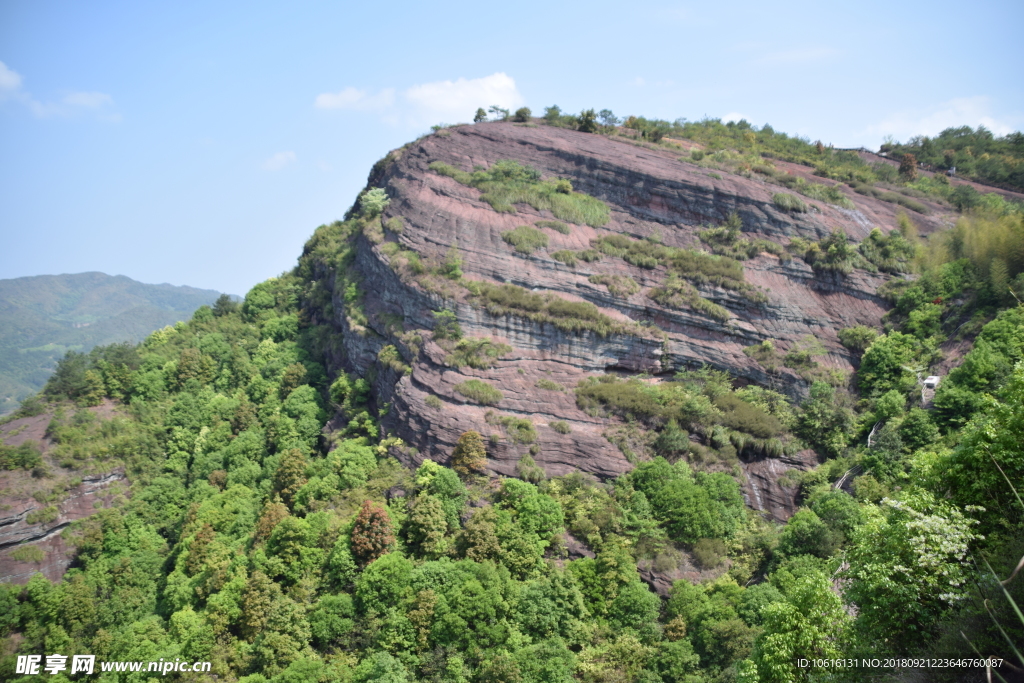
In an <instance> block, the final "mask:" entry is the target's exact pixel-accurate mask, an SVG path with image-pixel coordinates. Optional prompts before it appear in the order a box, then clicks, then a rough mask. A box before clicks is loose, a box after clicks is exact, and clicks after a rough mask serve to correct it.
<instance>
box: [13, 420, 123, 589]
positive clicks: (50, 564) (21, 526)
mask: <svg viewBox="0 0 1024 683" xmlns="http://www.w3.org/2000/svg"><path fill="white" fill-rule="evenodd" d="M88 410H89V412H91V413H93V414H95V415H98V416H101V417H110V416H111V415H113V414H114V411H115V409H114V405H113V403H112V402H110V401H104V402H103V404H102V405H100V406H94V407H92V408H89V409H88ZM52 418H53V414H52V413H43V414H42V415H36V416H35V417H24V418H19V419H16V420H12V421H10V422H7V423H6V424H4V425H0V442H2V443H4V444H6V445H8V446H18V445H21V444H22V443H25V442H26V441H28V442H32V443H35V444H37V445H39V446H40V447H41V451H42V461H43V464H44V466H43V467H42V468H41V470H42V471H43V472H45V474H43V473H40V474H41V475H42V476H36V474H37V473H34V472H28V471H24V470H7V471H3V472H0V492H2V493H3V505H2V506H0V583H16V584H22V583H25V582H26V581H28V580H29V579H30V578H31V577H32V575H33V574H35V573H37V572H41V573H42V574H43V575H44V576H46V578H47V579H49V580H50V581H59V580H60V578H61V577H62V576H63V575H64V572H65V571H67V568H68V567H69V566H71V563H72V561H73V559H74V555H75V553H74V544H73V543H71V542H69V541H68V539H66V538H65V537H64V536H65V531H66V530H67V528H68V527H69V526H71V524H72V523H73V522H76V521H78V520H80V519H84V518H86V517H89V516H90V515H93V514H94V513H95V512H96V511H97V510H98V509H100V508H109V507H112V506H113V505H114V504H115V501H119V500H123V494H124V492H125V490H126V489H127V483H128V482H127V478H126V477H125V473H124V471H123V469H120V468H118V469H111V470H107V471H100V472H94V473H90V474H82V473H81V472H79V471H76V470H73V469H69V468H67V467H63V466H61V464H60V463H59V462H58V461H57V459H56V458H55V457H53V455H52V454H51V450H52V449H53V446H54V442H53V441H52V440H51V439H50V438H49V437H48V436H47V425H48V424H49V423H50V420H51V419H52ZM26 551H30V552H27V553H26Z"/></svg>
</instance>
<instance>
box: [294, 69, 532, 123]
mask: <svg viewBox="0 0 1024 683" xmlns="http://www.w3.org/2000/svg"><path fill="white" fill-rule="evenodd" d="M523 103H524V100H523V96H522V95H521V94H520V93H519V89H518V88H517V87H516V82H515V79H513V78H512V77H511V76H509V75H508V74H505V73H502V72H498V73H494V74H491V75H490V76H484V77H483V78H459V79H457V80H455V81H433V82H431V83H420V84H419V85H414V86H412V87H410V88H408V89H406V90H404V91H402V92H401V93H400V94H398V93H397V92H396V90H395V89H394V88H384V89H383V90H380V91H379V92H377V93H376V94H371V93H369V92H368V91H366V90H359V89H358V88H354V87H348V88H345V89H343V90H341V91H339V92H336V93H321V94H320V95H317V97H316V100H314V106H316V107H317V108H318V109H343V110H349V111H375V112H378V113H379V114H381V117H382V120H383V121H385V122H386V123H389V124H400V123H404V124H408V125H410V126H424V125H430V124H434V123H463V122H468V121H470V120H472V118H473V114H474V113H475V112H476V110H477V108H478V107H483V108H484V109H487V108H488V107H491V106H495V105H496V106H498V107H502V108H505V109H516V108H518V107H521V106H522V105H523Z"/></svg>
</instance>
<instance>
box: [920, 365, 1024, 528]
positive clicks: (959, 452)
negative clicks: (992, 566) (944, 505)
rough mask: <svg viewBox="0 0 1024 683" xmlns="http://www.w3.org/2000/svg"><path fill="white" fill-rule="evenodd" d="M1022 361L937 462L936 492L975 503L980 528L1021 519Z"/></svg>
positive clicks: (1002, 525)
mask: <svg viewBox="0 0 1024 683" xmlns="http://www.w3.org/2000/svg"><path fill="white" fill-rule="evenodd" d="M1022 443H1024V362H1018V363H1017V364H1016V365H1015V366H1014V368H1013V372H1012V373H1011V375H1010V378H1009V381H1008V382H1007V383H1006V385H1005V386H1004V387H1003V388H1002V389H1001V390H1000V391H999V392H998V393H997V394H996V395H995V396H994V397H991V396H990V397H985V398H984V399H983V401H982V402H981V409H980V411H979V412H978V414H977V415H976V416H975V417H974V419H973V420H971V422H969V423H968V425H967V427H966V428H965V429H964V431H963V436H962V438H961V441H960V445H959V446H957V447H956V448H955V449H954V450H953V451H952V452H951V453H949V454H948V455H946V456H945V457H944V458H942V460H941V461H940V462H939V463H938V465H937V467H936V471H937V472H938V473H939V474H938V479H939V481H938V485H939V490H942V491H949V492H950V495H951V496H952V499H953V502H954V503H956V504H957V505H960V506H963V507H964V508H965V509H966V507H967V506H978V507H980V508H983V510H977V511H975V513H974V514H975V515H976V516H977V518H978V519H979V520H980V521H981V531H982V533H985V534H991V533H993V532H995V531H997V530H1006V531H1009V530H1011V529H1013V528H1015V527H1018V526H1019V525H1020V523H1021V520H1024V511H1022V510H1021V507H1020V504H1019V502H1018V499H1017V497H1016V495H1015V491H1014V490H1013V488H1011V485H1010V482H1013V483H1014V486H1015V487H1016V494H1017V495H1024V486H1021V484H1020V482H1022V481H1024V451H1022V450H1021V444H1022Z"/></svg>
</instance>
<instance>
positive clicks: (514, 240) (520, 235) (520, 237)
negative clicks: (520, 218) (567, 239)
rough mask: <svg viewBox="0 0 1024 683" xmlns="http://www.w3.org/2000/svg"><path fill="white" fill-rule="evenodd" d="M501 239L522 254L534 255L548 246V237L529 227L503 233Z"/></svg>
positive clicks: (523, 226) (520, 227)
mask: <svg viewBox="0 0 1024 683" xmlns="http://www.w3.org/2000/svg"><path fill="white" fill-rule="evenodd" d="M501 239H503V240H505V241H506V242H508V243H509V244H511V245H512V246H513V247H515V248H516V251H518V252H519V253H520V254H532V253H533V252H535V251H537V250H538V249H541V248H543V247H546V246H548V236H547V235H545V234H544V233H542V232H541V231H540V230H538V229H536V228H534V227H532V226H529V225H520V226H519V227H518V228H516V229H515V230H506V231H505V232H503V233H501Z"/></svg>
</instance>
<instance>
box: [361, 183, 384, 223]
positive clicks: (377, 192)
mask: <svg viewBox="0 0 1024 683" xmlns="http://www.w3.org/2000/svg"><path fill="white" fill-rule="evenodd" d="M390 203H391V200H390V199H388V193H387V191H386V190H385V189H384V188H383V187H374V188H371V189H369V190H367V191H366V192H364V193H363V195H362V196H361V197H360V198H359V211H360V213H361V214H362V215H363V216H365V217H367V218H373V217H374V216H379V215H381V214H382V213H384V209H386V208H387V206H388V204H390Z"/></svg>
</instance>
